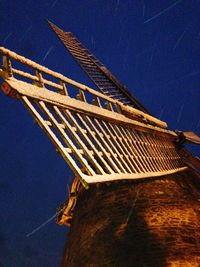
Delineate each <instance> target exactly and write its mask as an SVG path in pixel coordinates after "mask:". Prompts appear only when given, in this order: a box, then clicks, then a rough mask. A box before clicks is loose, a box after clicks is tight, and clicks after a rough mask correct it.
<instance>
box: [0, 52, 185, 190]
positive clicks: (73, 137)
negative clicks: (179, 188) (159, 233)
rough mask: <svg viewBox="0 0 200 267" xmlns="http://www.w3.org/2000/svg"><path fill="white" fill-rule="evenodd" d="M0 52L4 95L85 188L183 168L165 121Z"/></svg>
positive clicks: (13, 55)
mask: <svg viewBox="0 0 200 267" xmlns="http://www.w3.org/2000/svg"><path fill="white" fill-rule="evenodd" d="M0 53H1V54H2V56H3V67H2V69H1V70H0V75H1V76H2V77H3V79H4V80H5V81H4V83H3V85H2V89H3V91H4V92H5V93H6V94H7V95H10V96H14V97H16V98H18V99H20V100H21V101H22V103H23V104H24V105H25V106H26V108H27V109H28V110H29V111H30V112H31V114H32V115H33V117H34V119H35V120H36V121H37V122H38V124H39V125H40V126H41V127H42V129H43V130H44V131H45V132H46V133H47V135H48V136H49V138H50V139H51V140H52V142H53V143H54V145H55V147H56V149H57V151H58V152H60V154H61V155H62V156H63V158H64V159H65V160H66V162H67V163H68V165H69V166H70V167H71V169H72V170H73V171H74V173H75V175H77V176H78V177H79V178H80V179H81V181H82V183H83V184H84V185H85V186H87V185H88V184H90V183H100V182H106V181H113V180H121V179H139V178H148V177H155V176H161V175H167V174H171V173H174V172H179V171H182V170H185V169H186V167H185V165H184V164H183V162H182V160H181V158H180V156H179V154H178V153H177V152H176V146H175V141H176V139H177V135H176V133H174V132H172V131H169V130H167V129H166V124H165V123H164V122H162V121H160V120H158V119H156V118H154V117H152V116H150V115H147V114H145V113H143V112H141V111H138V110H136V109H134V108H131V107H126V106H124V105H123V103H121V102H120V101H118V100H114V99H111V98H110V97H108V96H104V95H103V94H101V93H99V92H96V91H95V90H93V89H91V88H88V87H86V86H84V85H82V84H79V83H77V82H75V81H72V80H70V79H69V78H67V77H65V76H63V75H61V74H58V73H56V72H53V71H51V70H49V69H47V68H44V67H43V66H40V65H38V64H36V63H34V62H32V61H30V60H27V59H26V58H24V57H21V56H19V55H17V54H15V53H13V52H11V51H9V50H7V49H5V48H0ZM10 59H12V60H14V61H17V62H18V65H19V63H20V64H22V66H23V67H22V70H19V69H16V68H13V67H12V66H11V61H10ZM13 63H14V62H13ZM24 66H26V67H29V68H31V71H32V72H33V71H34V74H32V73H31V74H30V72H24ZM47 76H48V77H47ZM75 91H77V93H78V94H77V95H76V93H75Z"/></svg>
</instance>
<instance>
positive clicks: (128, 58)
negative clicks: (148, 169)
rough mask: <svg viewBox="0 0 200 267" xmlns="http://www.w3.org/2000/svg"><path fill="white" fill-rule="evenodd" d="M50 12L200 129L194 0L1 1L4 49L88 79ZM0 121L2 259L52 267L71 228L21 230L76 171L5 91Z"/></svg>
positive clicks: (199, 43) (131, 81)
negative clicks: (62, 40) (53, 27)
mask: <svg viewBox="0 0 200 267" xmlns="http://www.w3.org/2000/svg"><path fill="white" fill-rule="evenodd" d="M46 19H49V20H51V21H52V22H54V23H55V24H57V25H58V26H59V27H61V28H63V29H64V30H66V31H71V32H72V33H73V34H74V35H75V36H77V37H78V38H79V39H80V41H81V42H82V43H83V44H84V45H85V46H86V47H87V48H88V49H89V50H91V52H92V53H94V54H95V55H96V57H97V58H99V59H100V60H101V61H102V62H103V63H104V64H105V65H106V66H107V68H108V69H109V70H110V71H111V72H112V73H113V74H114V75H115V76H117V77H118V79H119V80H120V81H121V82H122V83H123V84H125V85H126V86H127V87H128V88H129V90H130V91H131V92H133V93H134V94H135V96H136V97H137V98H138V99H139V100H140V101H141V102H142V103H143V104H144V105H145V106H146V107H147V108H148V109H149V110H150V111H151V112H152V114H154V115H155V116H157V117H159V118H161V119H163V120H165V121H166V122H168V124H169V127H170V128H171V129H180V130H193V131H195V132H196V133H198V134H199V133H200V116H199V114H200V104H199V102H200V90H199V85H200V1H197V0H196V1H195V0H185V1H184V0H183V1H181V0H179V1H175V0H159V1H158V0H148V1H147V0H141V1H134V0H132V1H128V0H123V1H122V0H98V1H97V0H79V1H78V0H65V1H61V0H52V1H28V0H26V1H23V0H21V1H19V0H15V1H11V0H6V1H5V0H1V1H0V45H1V46H5V47H7V48H9V49H11V50H14V51H15V52H17V53H19V54H21V55H24V56H26V57H28V58H30V59H32V60H34V61H36V62H38V63H41V64H42V65H45V66H47V67H49V68H51V69H53V70H56V71H58V72H61V73H62V74H65V75H66V76H68V77H70V78H73V79H75V80H77V81H79V82H82V83H85V84H87V85H90V86H92V84H91V82H90V81H89V80H88V79H87V78H86V76H85V74H84V73H83V72H82V71H81V70H80V68H79V66H78V65H77V64H76V63H75V62H74V61H73V59H72V58H71V56H70V55H69V54H68V53H67V52H66V51H65V49H64V47H63V46H62V44H61V43H60V42H59V41H58V39H57V38H56V36H55V34H54V33H53V32H52V30H51V29H50V28H49V26H48V24H47V23H46ZM0 123H1V126H0V127H1V128H0V210H1V220H0V247H1V250H0V266H4V267H8V266H9V267H26V266H28V267H38V266H39V267H40V266H42V267H47V266H48V267H55V266H58V265H59V262H60V258H61V255H62V250H63V246H64V241H65V238H66V234H67V229H66V228H65V227H60V226H58V225H56V224H55V222H54V221H52V222H51V223H49V224H47V225H46V226H45V227H43V228H42V229H41V230H40V231H38V232H36V233H35V234H33V235H31V236H29V237H26V234H27V233H29V232H31V231H32V230H33V229H34V228H36V227H37V226H39V225H40V224H41V223H43V222H44V221H46V220H47V219H48V218H50V217H51V216H52V215H53V214H54V213H55V210H56V208H57V207H58V206H59V205H60V204H61V203H62V202H64V201H65V199H66V196H67V194H66V191H67V190H66V184H67V183H70V182H71V180H72V177H73V173H72V172H71V170H70V169H69V168H68V166H67V165H66V163H65V162H64V160H62V158H61V157H60V156H59V155H58V154H56V153H55V149H54V147H53V145H52V144H51V143H50V141H49V140H48V138H47V137H46V136H45V134H44V133H43V132H42V131H41V129H40V128H39V127H38V126H37V125H36V124H35V123H34V122H33V120H32V118H31V116H30V115H29V113H28V112H27V111H26V110H25V108H24V107H23V106H22V104H21V103H19V102H18V101H17V100H15V99H11V98H8V97H6V96H4V95H3V93H0ZM194 151H196V153H197V154H200V153H199V149H194Z"/></svg>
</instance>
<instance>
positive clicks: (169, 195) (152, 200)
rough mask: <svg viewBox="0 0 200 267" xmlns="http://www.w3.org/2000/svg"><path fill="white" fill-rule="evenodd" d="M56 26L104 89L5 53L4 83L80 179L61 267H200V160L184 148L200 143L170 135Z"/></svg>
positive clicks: (61, 216)
mask: <svg viewBox="0 0 200 267" xmlns="http://www.w3.org/2000/svg"><path fill="white" fill-rule="evenodd" d="M49 24H50V26H51V28H52V29H53V30H54V31H55V33H56V34H57V36H58V37H59V38H60V39H61V41H62V42H63V44H64V45H65V47H66V48H67V49H68V51H69V52H70V53H71V54H72V56H73V57H74V58H75V59H76V61H77V62H78V63H79V65H80V66H81V67H82V68H83V70H84V71H85V72H86V74H87V75H88V76H89V77H90V78H91V79H92V81H93V82H94V83H95V85H96V87H97V89H98V90H94V89H91V88H89V87H88V86H85V85H83V84H80V83H78V82H76V81H73V80H71V79H69V78H68V77H66V76H64V75H61V74H59V73H57V72H55V71H52V70H49V69H47V68H45V67H43V66H41V65H39V64H37V63H35V62H33V61H31V60H29V59H26V58H24V57H23V56H20V55H17V54H16V53H14V52H12V51H10V50H8V49H6V48H0V54H1V57H2V68H1V69H0V76H1V77H2V78H3V79H4V82H3V83H2V90H3V92H4V93H5V94H6V95H8V96H12V97H15V98H16V99H18V100H20V101H21V102H22V103H23V104H24V106H25V107H26V108H27V109H28V111H29V112H30V113H31V114H32V116H33V118H34V120H35V121H36V122H37V123H38V124H39V126H40V127H41V128H42V129H43V130H44V131H45V133H46V134H47V136H48V137H49V138H50V139H51V141H52V142H53V144H54V145H55V147H56V150H57V151H58V152H59V153H60V154H61V155H62V157H63V158H64V159H65V161H66V162H67V164H68V165H69V166H70V167H71V169H72V170H73V172H74V174H75V178H74V181H73V183H72V187H71V192H70V196H69V199H68V202H67V203H65V205H64V206H63V207H62V208H61V210H59V212H58V216H57V222H58V223H59V224H64V225H68V226H70V233H69V237H68V240H67V243H66V247H65V251H64V255H63V261H62V266H70V267H71V266H198V263H200V254H199V250H200V247H199V241H198V240H199V238H200V230H199V225H198V222H199V218H200V217H199V216H200V215H199V210H200V205H199V199H200V196H199V193H198V182H199V178H200V175H199V168H200V161H199V159H198V158H197V157H194V156H193V155H192V154H191V153H190V152H189V151H187V150H186V149H185V148H184V143H185V142H192V143H196V144H199V143H200V139H199V137H198V136H196V135H195V134H194V133H191V132H186V133H183V132H175V131H171V130H169V129H168V128H167V124H166V123H165V122H163V121H161V120H159V119H157V118H155V117H154V116H152V115H151V114H150V113H149V112H148V110H147V109H146V108H145V107H144V106H143V105H142V104H141V103H140V102H139V101H138V100H137V99H136V98H135V97H134V96H132V95H131V94H130V93H129V92H128V90H127V88H126V87H125V86H123V85H121V83H120V82H119V81H118V80H117V79H116V78H115V77H114V76H113V75H112V74H111V73H110V72H109V71H108V70H107V68H106V67H104V66H103V64H102V63H101V62H100V61H99V60H98V59H96V58H95V57H94V55H92V54H91V53H90V52H89V51H88V50H87V49H86V48H84V47H83V46H82V44H81V43H80V42H79V41H78V40H77V38H75V37H74V36H73V35H72V34H71V33H66V32H64V31H62V30H61V29H59V28H58V27H57V26H55V25H54V24H52V23H50V22H49ZM15 66H17V67H15ZM27 69H28V70H27ZM75 94H76V97H74V95H75Z"/></svg>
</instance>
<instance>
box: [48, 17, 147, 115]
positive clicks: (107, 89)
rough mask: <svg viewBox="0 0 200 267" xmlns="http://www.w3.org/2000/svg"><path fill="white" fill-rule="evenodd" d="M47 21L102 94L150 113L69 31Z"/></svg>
mask: <svg viewBox="0 0 200 267" xmlns="http://www.w3.org/2000/svg"><path fill="white" fill-rule="evenodd" d="M48 23H49V25H50V27H51V28H52V29H53V31H54V32H55V33H56V35H57V36H58V38H59V39H60V41H61V42H62V43H63V45H64V46H65V48H67V50H68V51H69V53H70V54H71V55H72V56H73V58H74V59H75V60H76V62H77V63H78V64H79V65H80V67H81V68H82V69H83V70H84V71H85V73H86V74H87V75H88V76H89V78H90V79H91V80H92V81H93V82H94V84H95V85H96V86H97V88H98V89H99V90H100V91H101V92H102V93H103V94H105V95H107V96H109V97H111V98H113V99H117V100H119V101H120V102H122V103H123V104H125V105H128V106H132V107H134V108H137V109H139V110H141V111H143V112H145V113H148V114H150V113H149V111H148V110H147V109H146V108H145V107H144V106H143V105H142V104H141V103H140V102H139V101H138V100H137V99H136V97H135V96H133V95H132V94H131V93H130V92H129V91H128V90H127V88H126V87H125V86H123V85H122V84H121V83H120V81H119V80H118V79H117V78H116V77H115V76H114V75H113V74H112V73H111V72H110V71H109V70H108V69H107V68H106V67H105V66H104V65H103V64H102V63H101V62H100V61H99V60H98V59H97V58H96V57H95V56H94V55H93V54H92V53H91V52H90V51H89V50H88V49H86V48H85V47H84V46H83V45H82V44H81V43H80V41H79V40H78V39H77V38H76V37H75V36H74V35H73V34H72V33H71V32H64V31H63V30H61V29H60V28H59V27H57V26H56V25H55V24H53V23H52V22H50V21H49V22H48Z"/></svg>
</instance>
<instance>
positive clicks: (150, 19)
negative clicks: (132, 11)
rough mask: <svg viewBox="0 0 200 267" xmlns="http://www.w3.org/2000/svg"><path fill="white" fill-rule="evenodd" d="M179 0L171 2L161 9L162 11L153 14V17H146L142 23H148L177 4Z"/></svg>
mask: <svg viewBox="0 0 200 267" xmlns="http://www.w3.org/2000/svg"><path fill="white" fill-rule="evenodd" d="M180 2H182V0H178V1H176V2H175V3H173V4H172V5H171V6H168V7H167V8H165V9H163V10H162V11H160V12H159V13H157V14H156V15H154V16H153V17H151V18H149V19H147V20H145V21H144V23H148V22H150V21H152V20H154V19H156V18H158V17H160V16H161V15H162V14H164V13H165V12H167V11H168V10H170V9H172V8H173V7H175V6H176V5H178V4H179V3H180Z"/></svg>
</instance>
